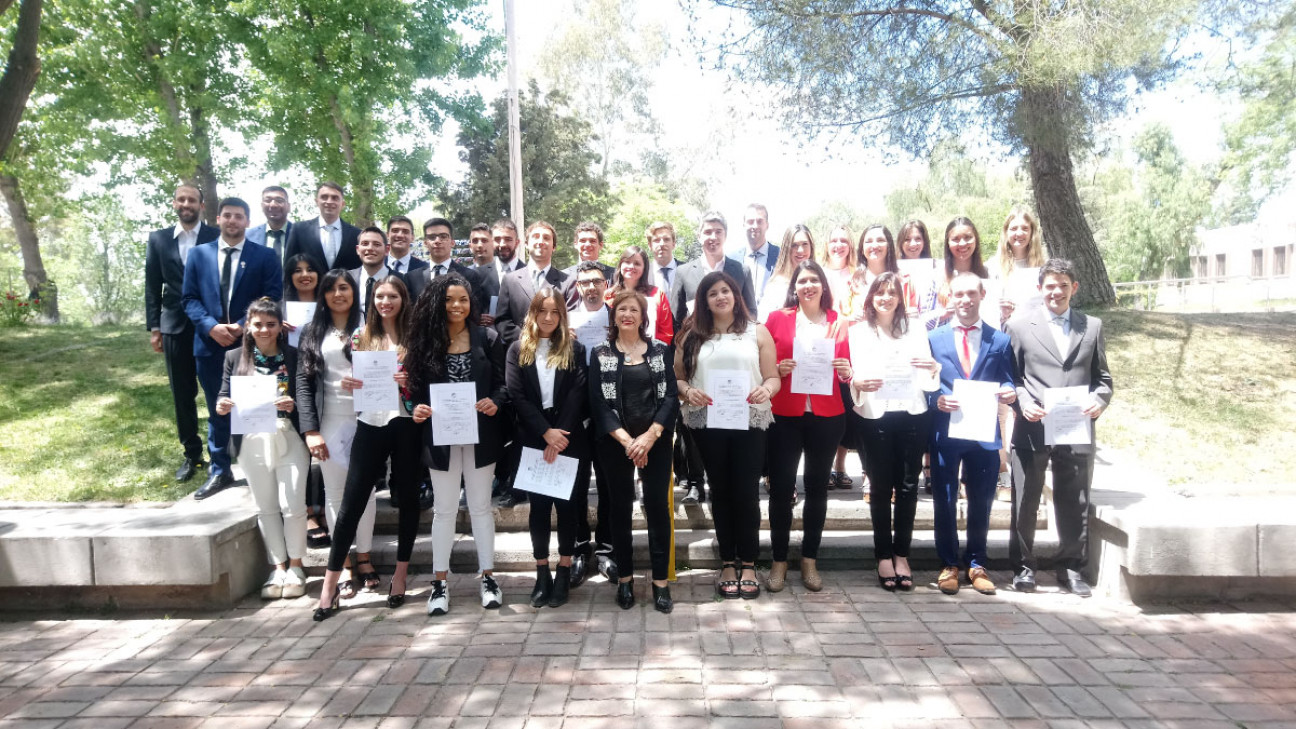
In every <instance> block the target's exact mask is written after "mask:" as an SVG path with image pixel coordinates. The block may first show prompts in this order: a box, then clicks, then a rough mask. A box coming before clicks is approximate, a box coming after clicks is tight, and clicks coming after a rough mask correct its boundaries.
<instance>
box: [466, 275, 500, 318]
mask: <svg viewBox="0 0 1296 729" xmlns="http://www.w3.org/2000/svg"><path fill="white" fill-rule="evenodd" d="M470 270H471V271H472V272H473V273H475V274H477V277H478V278H479V279H481V288H482V297H483V298H484V299H485V300H486V306H487V308H486V309H483V310H482V312H483V313H486V314H489V313H490V308H489V307H490V297H492V296H499V292H500V280H499V274H498V273H496V271H498V270H499V269H497V268H496V267H495V265H494V264H492V265H490V266H487V267H485V268H478V267H477V266H472V267H471V269H470Z"/></svg>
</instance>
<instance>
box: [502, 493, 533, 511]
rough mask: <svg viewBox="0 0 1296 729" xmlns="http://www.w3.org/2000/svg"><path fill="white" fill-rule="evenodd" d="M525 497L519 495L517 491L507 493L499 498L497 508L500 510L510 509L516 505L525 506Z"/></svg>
mask: <svg viewBox="0 0 1296 729" xmlns="http://www.w3.org/2000/svg"><path fill="white" fill-rule="evenodd" d="M525 503H526V496H522V495H519V493H518V492H517V491H509V492H508V493H506V494H504V495H503V496H501V497H500V500H499V507H500V508H501V509H512V508H513V507H515V506H517V505H518V504H525Z"/></svg>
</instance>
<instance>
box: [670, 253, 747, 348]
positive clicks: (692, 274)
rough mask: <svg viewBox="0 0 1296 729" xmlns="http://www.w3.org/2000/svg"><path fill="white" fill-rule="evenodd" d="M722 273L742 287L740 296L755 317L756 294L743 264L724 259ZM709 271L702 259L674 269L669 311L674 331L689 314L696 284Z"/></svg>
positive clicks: (677, 329)
mask: <svg viewBox="0 0 1296 729" xmlns="http://www.w3.org/2000/svg"><path fill="white" fill-rule="evenodd" d="M724 272H725V273H727V274H729V275H730V276H731V277H732V278H733V279H734V280H735V281H737V282H738V285H739V286H741V287H742V291H741V292H740V295H741V296H742V299H743V301H744V302H745V303H746V304H747V310H748V311H749V312H750V313H751V315H752V317H753V318H755V316H756V292H755V291H753V290H752V285H751V278H750V277H749V276H748V275H747V269H746V268H745V267H744V266H743V264H741V263H739V262H738V261H735V260H734V259H732V258H726V259H724ZM708 273H711V269H709V268H707V265H706V260H705V259H704V258H698V259H694V260H692V261H689V262H688V263H685V264H684V265H682V266H677V267H676V268H675V277H674V279H672V280H671V311H672V312H674V314H675V331H677V332H678V331H679V330H680V328H681V325H682V324H683V323H684V319H686V318H687V317H688V314H689V304H691V303H693V297H695V296H697V289H698V284H700V283H702V278H703V277H705V276H706V275H707V274H708Z"/></svg>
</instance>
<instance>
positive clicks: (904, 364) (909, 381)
mask: <svg viewBox="0 0 1296 729" xmlns="http://www.w3.org/2000/svg"><path fill="white" fill-rule="evenodd" d="M914 375H915V372H914V366H913V365H911V364H909V359H908V358H906V357H895V358H890V359H887V360H886V361H885V362H883V363H882V387H881V389H879V390H878V391H877V397H878V398H880V399H882V400H885V401H886V409H887V410H888V411H890V410H908V409H909V405H910V403H912V402H913V400H914V398H915V397H917V396H918V387H917V386H916V385H915V384H914Z"/></svg>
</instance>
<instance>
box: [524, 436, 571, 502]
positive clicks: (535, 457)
mask: <svg viewBox="0 0 1296 729" xmlns="http://www.w3.org/2000/svg"><path fill="white" fill-rule="evenodd" d="M579 466H580V461H577V460H576V459H575V458H571V457H570V456H564V455H559V456H558V457H557V458H555V459H554V462H553V463H545V460H544V451H541V450H537V449H535V448H523V449H522V458H521V460H519V461H518V469H517V476H515V477H514V479H513V488H515V489H522V490H523V491H530V492H531V493H534V494H544V495H545V496H549V497H551V498H555V499H561V500H563V501H567V500H568V499H570V498H571V492H572V485H573V484H575V483H576V469H577V467H579Z"/></svg>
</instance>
